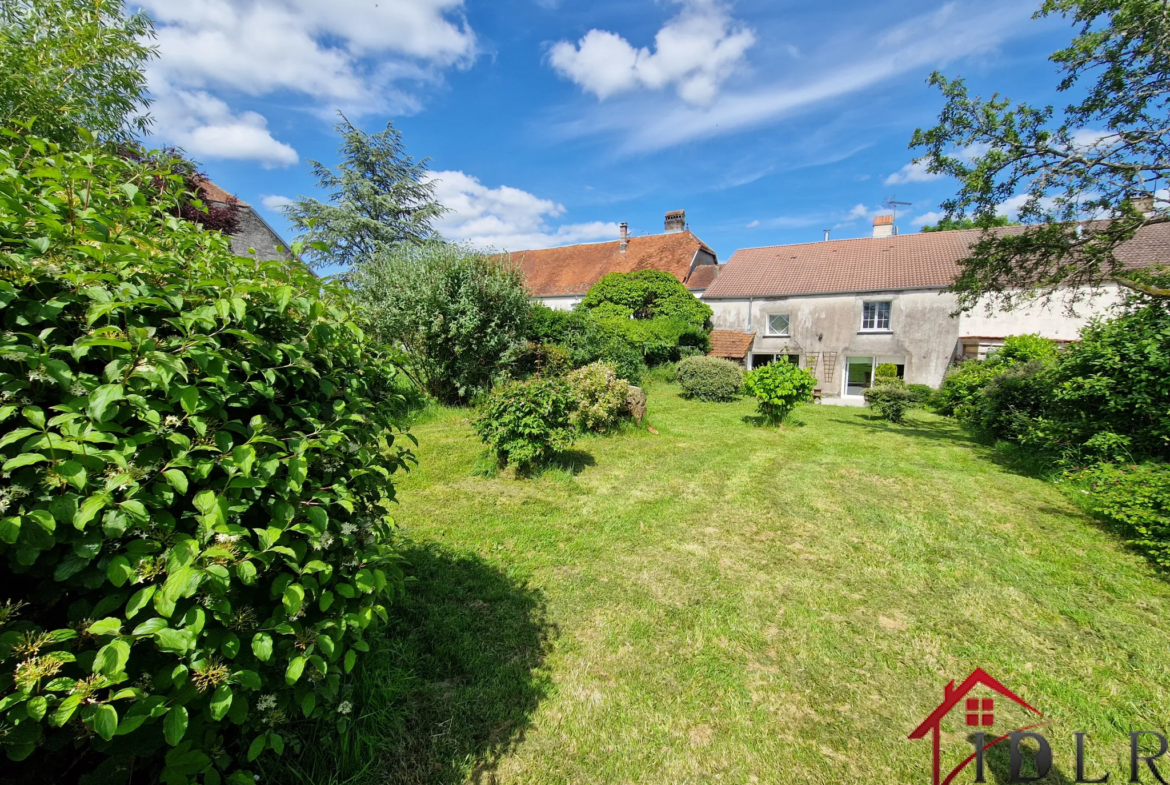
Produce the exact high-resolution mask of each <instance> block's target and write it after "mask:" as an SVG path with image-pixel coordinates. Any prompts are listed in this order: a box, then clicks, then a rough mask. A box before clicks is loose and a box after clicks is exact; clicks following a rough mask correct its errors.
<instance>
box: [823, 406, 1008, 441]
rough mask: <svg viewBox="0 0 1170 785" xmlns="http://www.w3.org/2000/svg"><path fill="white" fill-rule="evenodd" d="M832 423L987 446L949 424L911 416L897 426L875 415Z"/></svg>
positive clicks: (839, 419) (901, 434)
mask: <svg viewBox="0 0 1170 785" xmlns="http://www.w3.org/2000/svg"><path fill="white" fill-rule="evenodd" d="M832 422H835V423H838V424H840V425H848V426H851V427H853V428H865V429H867V430H871V431H883V432H886V433H896V434H898V435H900V436H913V437H917V438H921V439H932V440H935V441H947V442H959V443H963V444H972V445H976V446H984V447H986V446H987V445H985V444H982V443H981V442H980V441H979V440H978V439H976V438H975V437H974V436H971V435H970V434H968V433H966V432H965V431H963V430H962V429H961V428H958V427H956V426H955V425H953V424H951V423H947V422H926V421H924V420H917V419H914V417H913V416H909V417H907V418H906V419H905V420H903V421H902V422H901V423H897V424H895V423H891V422H887V421H886V420H883V419H882V418H880V417H878V416H877V415H872V414H866V415H861V418H860V419H854V418H851V419H842V418H839V417H834V418H833V419H832Z"/></svg>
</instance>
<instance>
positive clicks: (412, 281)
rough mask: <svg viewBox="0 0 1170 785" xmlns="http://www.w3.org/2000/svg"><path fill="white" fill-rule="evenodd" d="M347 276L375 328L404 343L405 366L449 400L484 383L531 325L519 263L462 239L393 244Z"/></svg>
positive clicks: (383, 337)
mask: <svg viewBox="0 0 1170 785" xmlns="http://www.w3.org/2000/svg"><path fill="white" fill-rule="evenodd" d="M348 277H349V281H350V283H351V284H352V286H353V287H354V290H355V292H356V294H357V297H358V300H359V302H360V304H361V307H362V310H363V312H364V314H365V317H366V318H367V319H368V320H369V321H370V324H371V326H372V330H373V333H374V335H375V336H376V337H377V338H378V339H379V340H380V341H384V342H386V343H393V344H395V345H398V346H400V347H401V348H402V349H403V351H404V352H405V353H406V359H405V361H404V363H405V364H404V369H405V370H406V372H407V373H408V374H410V376H411V377H412V378H413V379H415V380H416V381H417V382H418V384H419V385H420V386H421V387H422V388H423V389H425V390H426V391H427V392H428V393H430V394H431V395H432V396H434V397H435V398H437V399H439V400H440V401H444V402H446V403H465V402H467V401H468V400H470V399H471V398H472V397H474V396H475V395H476V394H478V393H481V392H485V391H487V390H488V389H489V388H490V387H491V384H492V381H493V379H495V377H496V376H497V375H498V374H499V372H500V371H501V370H502V366H503V362H502V358H505V357H507V356H509V354H511V353H513V352H514V351H515V347H516V346H517V345H518V344H522V343H523V341H524V337H525V335H526V333H527V330H528V318H529V304H528V293H527V292H526V291H525V289H524V279H523V276H522V274H521V272H520V270H519V269H517V268H516V267H514V266H512V265H511V264H509V263H508V262H506V261H504V260H502V259H501V258H499V257H495V256H491V255H488V254H484V253H481V252H479V251H475V250H472V249H469V248H465V247H463V246H460V245H454V244H451V243H445V242H428V243H423V244H421V245H408V244H399V245H395V246H389V247H387V248H385V249H383V250H382V251H381V252H380V253H379V254H378V255H376V256H375V257H373V258H371V259H369V260H367V261H364V262H363V263H361V264H359V265H357V267H356V268H355V269H354V270H353V271H352V272H351V273H350V274H349V276H348Z"/></svg>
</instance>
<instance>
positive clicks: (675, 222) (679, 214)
mask: <svg viewBox="0 0 1170 785" xmlns="http://www.w3.org/2000/svg"><path fill="white" fill-rule="evenodd" d="M686 229H687V211H686V210H671V211H670V212H669V213H667V214H666V233H667V234H678V233H679V232H685V231H686Z"/></svg>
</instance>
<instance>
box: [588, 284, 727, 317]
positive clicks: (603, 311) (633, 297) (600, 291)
mask: <svg viewBox="0 0 1170 785" xmlns="http://www.w3.org/2000/svg"><path fill="white" fill-rule="evenodd" d="M580 307H581V308H583V309H586V310H594V309H598V311H599V312H598V313H597V314H596V315H597V316H599V317H602V316H606V317H612V316H617V317H620V318H624V319H629V318H631V317H632V318H634V319H637V320H642V319H654V318H666V319H679V320H682V321H684V322H687V323H688V324H690V325H692V326H694V327H697V328H702V327H703V326H705V325H706V324H707V322H708V321H710V319H711V314H712V311H711V307H710V306H708V305H707V304H706V303H704V302H703V301H701V300H699V299H698V298H697V297H695V296H694V295H693V294H691V293H690V292H689V291H687V288H686V287H685V286H683V285H682V283H680V282H679V280H678V279H677V278H675V277H674V276H673V275H671V274H670V273H667V272H663V271H661V270H638V271H636V272H632V273H610V274H608V275H606V276H604V277H602V279H601V280H600V281H598V282H597V283H595V284H593V286H592V287H590V289H589V291H588V292H586V294H585V299H584V300H582V301H581V305H580Z"/></svg>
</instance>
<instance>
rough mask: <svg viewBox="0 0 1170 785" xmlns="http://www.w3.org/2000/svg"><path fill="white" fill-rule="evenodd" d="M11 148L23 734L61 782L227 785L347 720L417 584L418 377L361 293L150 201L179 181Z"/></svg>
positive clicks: (11, 609) (12, 544)
mask: <svg viewBox="0 0 1170 785" xmlns="http://www.w3.org/2000/svg"><path fill="white" fill-rule="evenodd" d="M24 141H27V144H28V145H29V146H28V147H25V146H24V145H23V142H24ZM9 144H10V147H9V148H8V149H0V320H2V322H3V333H2V334H0V399H2V404H0V461H3V466H2V471H3V473H4V479H5V484H4V487H3V488H2V489H0V508H2V509H3V517H2V518H0V557H2V558H3V559H4V575H3V578H2V579H0V662H3V669H4V673H5V675H4V676H3V677H0V723H2V725H3V728H4V732H3V734H0V743H2V744H3V747H4V750H5V752H6V753H7V755H8V757H9V758H10V759H11V760H25V764H23V765H24V766H27V767H28V768H27V770H25V771H27V773H28V775H29V777H30V778H35V779H36V780H37V781H52V780H53V779H54V777H55V776H57V775H59V774H60V773H61V772H64V771H65V770H68V769H70V768H74V767H77V766H78V764H79V761H81V760H82V759H83V758H84V762H81V763H80V768H83V769H90V768H94V767H96V768H97V769H98V771H99V772H101V771H104V772H106V773H107V774H112V773H113V772H114V771H116V770H118V769H119V767H121V770H123V771H125V769H126V767H127V766H129V765H131V764H130V760H131V758H133V759H134V760H136V763H134V764H133V765H135V766H136V768H137V770H138V771H140V772H142V778H143V779H144V780H157V779H159V778H160V777H161V779H162V780H163V781H165V782H168V783H186V782H189V781H192V780H193V779H198V780H199V781H201V782H204V783H213V782H219V781H220V779H221V773H225V772H229V771H231V770H232V768H233V766H234V765H235V763H234V761H243V760H245V759H247V760H251V759H254V758H256V757H257V756H258V755H261V754H264V753H265V751H266V750H273V751H275V752H277V753H279V752H280V751H281V749H282V748H283V743H284V742H283V737H282V734H281V726H282V724H283V723H285V722H287V721H288V720H289V719H291V718H292V717H294V716H306V715H307V716H313V717H333V718H336V719H337V720H339V721H340V722H341V723H343V724H344V723H345V721H346V720H345V715H346V713H347V712H349V711H350V709H351V706H350V704H349V702H348V699H347V695H346V680H347V674H348V673H349V672H350V671H351V669H352V668H353V667H354V663H355V660H356V658H357V656H358V653H359V652H362V651H365V650H366V649H367V644H366V642H365V640H364V638H365V637H366V635H367V632H368V631H369V630H370V628H371V627H372V626H373V625H375V623H376V622H377V620H378V618H379V617H382V618H385V616H386V607H385V604H386V603H387V602H388V601H390V599H391V598H392V597H393V596H394V595H395V593H396V592H399V591H400V590H401V588H402V584H403V578H402V574H401V572H400V570H399V567H398V565H397V560H396V556H395V552H394V551H393V550H392V548H391V547H390V545H389V544H388V540H387V539H386V536H387V527H388V525H389V520H388V519H387V518H386V512H387V508H388V506H389V504H390V502H391V501H392V500H393V498H394V488H393V485H392V483H391V475H392V473H393V472H394V471H395V470H396V469H397V468H398V467H399V466H400V465H401V463H402V461H403V460H404V459H405V458H406V457H407V454H406V453H404V452H402V451H400V450H399V449H398V447H397V445H396V444H395V436H394V432H393V427H394V425H395V422H396V412H397V408H398V404H397V401H396V398H395V396H394V395H393V394H392V385H393V381H394V379H393V375H394V368H393V367H392V366H391V365H390V364H389V363H388V362H387V360H386V359H385V357H384V356H383V355H381V354H380V353H379V352H378V351H377V350H376V348H375V347H374V346H373V345H371V343H370V342H369V341H368V340H367V338H366V335H365V334H364V333H363V331H362V330H361V329H360V328H359V326H358V324H357V323H356V322H355V320H354V314H353V312H352V310H351V308H350V306H349V305H348V304H347V298H346V296H345V293H344V292H343V291H341V290H338V289H337V288H336V287H334V286H332V285H329V284H324V283H322V282H321V281H319V280H317V279H316V278H315V277H314V276H313V275H311V274H310V273H309V272H307V271H306V270H304V269H303V268H301V267H300V266H299V265H296V264H287V263H281V262H260V261H253V260H249V259H242V258H239V257H236V256H233V255H232V253H231V252H230V250H229V244H228V241H227V240H226V239H225V238H223V237H222V236H220V235H219V234H218V233H208V232H205V231H204V230H202V229H201V228H199V227H197V226H194V225H192V224H190V223H187V222H185V221H181V220H177V219H176V218H174V217H172V216H169V215H168V214H167V213H166V212H164V211H162V209H161V207H160V206H159V205H165V204H167V201H168V200H167V199H166V198H164V197H165V196H166V194H165V193H164V194H162V195H161V196H160V195H159V194H157V193H156V194H153V195H152V198H151V199H147V198H145V196H144V193H143V191H144V190H146V189H158V188H164V189H165V188H166V187H168V186H169V185H170V184H173V183H175V182H176V181H177V178H176V177H175V176H174V175H172V174H171V173H170V172H169V170H166V169H164V170H159V171H149V170H146V169H143V168H142V167H141V166H139V165H137V164H133V163H130V162H127V161H125V160H123V159H120V158H113V157H108V156H105V155H103V154H102V153H101V152H99V151H96V150H90V151H87V152H86V153H85V154H84V155H82V154H74V153H69V154H65V153H59V152H57V151H56V149H55V148H54V147H53V146H52V145H49V146H46V145H45V143H44V142H43V141H41V140H37V139H27V140H21V139H15V140H10V142H9ZM170 204H171V206H173V205H174V204H176V201H175V200H174V199H171V200H170ZM164 752H165V761H164V763H163V767H162V770H161V772H160V771H159V769H158V768H156V767H155V764H154V763H153V761H154V760H157V758H152V755H155V754H156V753H159V754H161V753H164ZM103 761H104V762H103ZM74 770H75V771H76V768H75V769H74ZM20 771H22V769H14V764H12V763H9V764H7V770H6V773H12V774H13V775H14V776H15V775H17V774H19V772H20ZM34 772H35V774H34ZM229 778H230V779H231V781H233V782H241V783H242V782H251V781H252V777H251V776H248V775H246V774H245V773H244V772H243V770H236V771H235V772H234V773H232V774H230V775H229Z"/></svg>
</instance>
